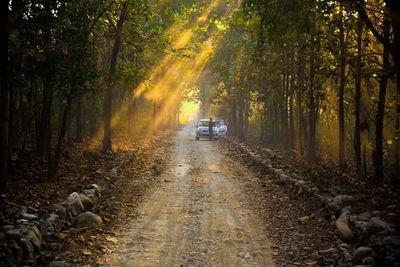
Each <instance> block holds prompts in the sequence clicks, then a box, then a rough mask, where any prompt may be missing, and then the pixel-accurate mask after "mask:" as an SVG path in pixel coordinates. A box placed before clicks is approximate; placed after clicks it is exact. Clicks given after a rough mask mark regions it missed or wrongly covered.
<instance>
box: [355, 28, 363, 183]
mask: <svg viewBox="0 0 400 267" xmlns="http://www.w3.org/2000/svg"><path fill="white" fill-rule="evenodd" d="M362 29H363V25H362V21H361V20H359V21H358V22H357V60H356V66H355V68H356V69H355V77H354V81H355V89H356V92H355V96H354V104H355V111H354V113H355V114H354V115H355V125H354V143H353V145H354V152H355V157H356V169H357V174H358V176H359V177H362V176H364V175H363V168H362V159H361V129H360V112H361V74H362Z"/></svg>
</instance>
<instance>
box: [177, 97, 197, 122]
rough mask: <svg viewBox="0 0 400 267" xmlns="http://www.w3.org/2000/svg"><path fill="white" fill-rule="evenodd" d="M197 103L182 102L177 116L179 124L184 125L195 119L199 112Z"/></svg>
mask: <svg viewBox="0 0 400 267" xmlns="http://www.w3.org/2000/svg"><path fill="white" fill-rule="evenodd" d="M199 107H200V106H199V103H192V102H186V101H185V102H183V103H182V106H181V110H180V115H179V123H180V124H186V123H188V122H189V121H193V120H195V119H196V117H197V114H198V112H199Z"/></svg>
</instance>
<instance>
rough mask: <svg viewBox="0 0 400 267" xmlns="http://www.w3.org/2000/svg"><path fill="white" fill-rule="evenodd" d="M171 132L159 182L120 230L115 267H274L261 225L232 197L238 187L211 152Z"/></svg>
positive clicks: (211, 146)
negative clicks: (168, 154)
mask: <svg viewBox="0 0 400 267" xmlns="http://www.w3.org/2000/svg"><path fill="white" fill-rule="evenodd" d="M216 142H217V141H195V140H194V136H193V128H185V129H183V130H182V131H180V132H179V133H178V134H177V137H176V146H175V152H174V153H175V155H174V156H173V157H172V158H173V160H172V162H171V163H170V164H169V166H168V168H167V171H166V172H165V173H164V174H162V177H161V179H163V180H164V183H162V185H161V186H160V187H159V188H158V189H156V190H155V191H154V192H153V193H152V194H151V196H150V197H149V198H147V200H146V202H145V204H144V205H142V207H141V208H140V209H139V214H140V217H139V219H138V220H136V221H134V222H132V223H131V224H130V225H129V227H128V229H126V232H125V236H124V238H123V242H124V243H125V244H126V246H125V249H123V250H122V251H121V252H120V253H119V254H118V255H117V260H116V261H115V265H117V266H275V264H274V261H273V259H272V256H271V250H270V243H269V241H268V240H267V238H266V237H265V235H264V233H265V229H264V228H263V224H262V222H261V221H260V220H259V219H258V218H257V217H256V216H255V215H254V214H253V213H252V212H251V211H250V210H249V209H248V208H246V206H245V204H244V203H242V202H241V201H240V200H239V199H238V198H237V195H238V194H239V192H240V184H238V182H237V181H235V180H234V179H232V176H233V174H232V173H231V172H230V170H229V169H228V168H227V167H226V165H225V164H224V156H223V155H222V154H221V153H219V152H218V151H217V150H216V149H215V145H216Z"/></svg>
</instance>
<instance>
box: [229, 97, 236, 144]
mask: <svg viewBox="0 0 400 267" xmlns="http://www.w3.org/2000/svg"><path fill="white" fill-rule="evenodd" d="M236 110H237V108H236V99H235V97H232V112H231V116H232V119H231V121H232V126H231V127H230V128H231V129H232V135H233V136H237V117H236V112H237V111H236Z"/></svg>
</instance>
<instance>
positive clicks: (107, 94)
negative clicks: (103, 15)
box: [103, 1, 128, 151]
mask: <svg viewBox="0 0 400 267" xmlns="http://www.w3.org/2000/svg"><path fill="white" fill-rule="evenodd" d="M127 13H128V1H126V2H123V3H122V5H121V14H120V16H119V19H118V22H117V28H116V32H115V37H114V45H113V48H112V53H111V60H110V70H109V74H108V80H107V87H106V88H105V90H104V136H103V151H111V150H112V143H111V119H112V98H113V86H114V84H113V78H114V76H115V73H116V71H117V59H118V53H119V49H120V46H121V36H122V29H123V25H124V21H125V19H126V16H127Z"/></svg>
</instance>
